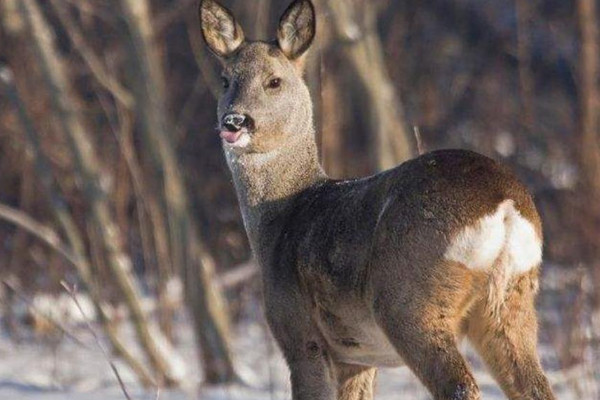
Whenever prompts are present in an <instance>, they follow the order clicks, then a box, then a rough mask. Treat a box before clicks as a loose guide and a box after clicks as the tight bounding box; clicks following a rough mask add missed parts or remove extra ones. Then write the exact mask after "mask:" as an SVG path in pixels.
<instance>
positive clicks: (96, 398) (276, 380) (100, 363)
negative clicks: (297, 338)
mask: <svg viewBox="0 0 600 400" xmlns="http://www.w3.org/2000/svg"><path fill="white" fill-rule="evenodd" d="M560 275H561V272H560V271H559V270H557V269H555V268H552V270H551V271H548V273H547V274H545V275H544V276H545V278H544V282H543V284H542V287H543V288H545V289H546V290H548V291H550V293H549V294H548V295H547V298H550V299H552V298H554V296H556V295H557V294H556V293H559V294H560V290H561V288H560V284H559V283H557V282H560V281H562V282H565V281H568V279H564V278H565V277H562V278H561V277H560ZM259 304H260V302H259V301H258V300H256V301H248V302H244V310H243V311H242V316H241V319H240V320H239V321H238V323H237V324H236V326H235V329H234V338H233V339H234V340H233V346H234V354H235V357H236V363H237V368H238V371H239V372H240V375H241V376H242V378H243V380H244V381H245V382H246V385H239V384H238V385H232V386H226V387H210V386H204V385H202V384H201V382H202V379H203V378H202V373H201V371H199V367H198V362H197V360H198V357H197V352H196V348H195V345H194V343H195V342H194V339H193V335H192V331H191V323H190V321H189V320H188V319H187V318H186V317H185V316H179V317H178V318H177V321H176V327H177V329H176V331H177V335H178V337H177V343H176V349H177V352H178V354H179V355H180V356H181V358H182V360H183V362H184V363H185V364H186V365H185V367H186V374H187V376H186V379H185V382H186V383H187V386H188V387H186V388H184V389H181V390H161V392H160V396H159V398H160V399H161V400H184V399H185V400H187V399H196V398H197V399H203V400H254V399H256V400H259V399H260V400H265V399H269V400H280V399H290V398H291V396H290V387H289V382H288V377H289V373H288V370H287V367H286V365H285V363H284V361H283V358H282V357H281V354H280V352H279V350H278V349H277V346H276V345H275V344H274V342H273V340H272V338H271V336H270V333H269V332H268V329H267V327H266V325H265V323H264V320H263V319H262V312H261V311H260V306H259ZM551 304H552V303H551V302H549V301H546V300H544V301H540V305H542V306H543V307H544V308H545V309H542V310H541V317H542V319H543V320H546V321H549V322H548V324H556V322H553V321H556V320H557V317H556V316H554V315H553V313H554V312H555V310H554V309H548V306H549V305H551ZM558 320H560V318H558ZM121 329H122V330H123V334H124V337H125V338H126V340H127V341H129V342H131V343H132V347H133V348H134V349H135V348H136V346H135V345H134V344H133V343H134V334H133V331H132V329H131V327H129V326H123V327H122V328H121ZM72 333H73V334H74V335H75V336H76V337H77V338H79V339H81V341H82V342H84V344H85V345H84V346H82V345H80V344H77V343H75V342H74V341H73V340H71V339H70V338H68V337H61V336H60V335H61V334H60V333H55V334H53V335H50V337H44V338H36V337H35V336H34V335H33V334H32V333H26V334H25V336H27V335H28V336H27V337H24V338H23V340H22V341H21V342H20V343H14V342H13V341H11V340H10V339H9V338H8V337H7V336H6V335H5V334H3V335H2V336H0V400H4V399H7V400H8V399H11V400H21V399H23V400H30V399H36V400H37V399H39V400H58V399H61V400H62V399H73V400H123V399H124V398H125V397H124V396H123V394H122V393H121V390H120V388H119V386H118V384H117V382H116V380H115V377H114V376H113V375H112V372H111V370H110V368H109V365H108V363H107V361H106V359H104V357H103V356H102V354H101V352H100V350H99V349H98V347H97V345H96V343H95V342H94V339H93V338H92V336H91V334H90V333H89V332H87V331H86V329H85V327H84V326H83V324H77V325H73V326H72ZM540 336H541V338H542V339H541V345H540V348H539V352H540V355H541V357H542V362H543V364H544V367H545V369H546V371H547V373H548V377H549V379H550V381H551V383H552V385H553V387H554V390H555V391H556V395H557V398H560V399H563V400H570V399H593V398H595V396H597V395H598V393H599V392H598V377H596V378H595V379H594V377H593V374H594V372H595V369H594V368H593V367H592V366H591V364H589V363H588V364H585V365H582V366H578V367H575V368H572V369H570V370H568V371H565V370H561V369H560V363H559V361H558V359H557V355H556V351H555V350H554V348H553V347H552V345H551V344H550V340H549V339H548V333H547V332H541V335H540ZM462 350H463V353H464V354H466V356H467V358H468V360H469V364H470V365H471V366H472V368H473V370H474V372H475V377H476V380H477V382H478V384H479V386H480V388H481V390H482V398H484V399H489V400H500V399H505V397H504V395H503V394H502V392H501V391H500V389H499V388H498V386H497V385H496V384H495V382H494V381H493V380H492V378H491V377H490V375H489V374H488V373H487V372H486V371H485V367H484V366H483V364H482V362H481V360H480V359H479V358H478V356H477V355H476V354H475V353H474V352H473V351H472V349H470V347H469V346H468V344H467V343H463V345H462ZM114 361H115V363H116V365H117V368H118V369H119V371H120V374H121V376H122V378H123V380H124V381H125V384H126V386H127V388H128V391H129V393H130V394H131V395H132V397H133V398H134V399H148V400H154V399H155V398H156V392H155V391H152V390H150V391H146V390H144V389H142V388H141V387H140V386H139V385H137V384H136V382H135V377H134V376H133V375H132V374H131V372H130V371H129V370H128V368H127V367H126V366H125V365H124V364H123V363H122V362H121V361H119V360H114ZM377 380H378V384H377V386H378V387H377V391H376V396H375V398H376V399H378V400H391V399H398V398H403V399H409V400H410V399H416V400H421V399H429V398H430V396H429V395H428V393H427V392H426V390H425V389H424V388H423V386H422V385H421V384H420V383H419V381H418V380H417V379H416V378H415V377H414V376H413V375H412V374H411V372H410V371H409V370H408V369H407V368H406V367H403V368H395V369H380V370H379V374H378V379H377ZM573 382H577V383H578V385H579V386H580V388H583V390H584V392H583V393H582V394H577V393H576V391H575V390H574V388H573V386H574V385H573Z"/></svg>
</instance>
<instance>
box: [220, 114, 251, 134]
mask: <svg viewBox="0 0 600 400" xmlns="http://www.w3.org/2000/svg"><path fill="white" fill-rule="evenodd" d="M247 121H248V119H247V118H246V116H245V115H242V114H237V113H229V114H225V115H224V116H223V126H224V127H225V128H226V129H227V130H228V131H230V132H237V131H239V130H240V129H242V128H243V127H245V126H246V125H247Z"/></svg>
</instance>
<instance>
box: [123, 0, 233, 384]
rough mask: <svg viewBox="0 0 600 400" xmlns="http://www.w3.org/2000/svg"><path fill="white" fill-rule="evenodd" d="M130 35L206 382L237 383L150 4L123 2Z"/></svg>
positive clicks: (140, 107)
mask: <svg viewBox="0 0 600 400" xmlns="http://www.w3.org/2000/svg"><path fill="white" fill-rule="evenodd" d="M121 7H122V9H123V11H124V16H125V19H126V22H127V26H128V29H129V36H128V38H127V40H129V41H130V45H131V48H130V52H129V53H130V55H131V57H132V58H131V63H130V64H131V67H132V69H134V71H132V72H133V73H132V74H131V75H132V77H133V92H134V97H135V99H136V106H137V113H138V116H139V118H140V121H141V127H142V131H143V134H144V138H145V141H146V144H147V146H148V148H149V150H150V153H151V160H152V168H153V172H154V175H155V176H156V177H157V178H158V181H159V182H160V184H161V187H162V191H163V197H164V198H163V200H164V203H165V207H166V209H167V219H168V227H169V232H170V238H171V240H170V248H171V260H172V262H173V265H174V266H175V267H176V268H179V271H180V273H181V276H182V281H183V283H184V289H185V296H186V301H187V304H188V306H189V307H190V310H191V313H192V317H193V320H194V324H195V332H196V335H197V338H198V342H199V345H200V347H201V349H202V356H203V365H204V372H205V376H206V380H207V381H208V382H210V383H224V382H232V381H234V380H236V379H237V375H236V373H235V370H234V367H233V361H232V357H231V352H230V347H229V343H228V337H229V321H228V314H227V311H226V308H225V301H224V299H223V297H222V294H221V293H220V291H219V290H218V289H217V287H216V286H215V285H214V284H213V282H214V273H215V272H214V260H213V259H212V257H211V256H210V254H209V253H208V251H207V249H206V248H205V246H204V244H203V243H202V241H201V238H200V235H199V234H198V230H197V227H196V225H195V222H194V216H193V212H192V210H191V206H190V203H189V200H188V195H187V192H186V188H185V183H184V179H183V176H182V175H181V172H180V168H179V165H178V162H177V156H176V153H175V149H174V146H173V143H172V141H171V140H170V134H171V133H172V132H174V129H173V127H172V124H171V123H170V121H169V118H168V117H167V110H166V105H165V96H164V93H163V82H162V79H161V73H160V68H159V66H160V59H159V58H158V57H157V54H156V49H155V48H154V45H153V42H152V40H153V38H154V35H153V30H152V26H151V17H150V10H149V5H148V2H147V1H146V0H121Z"/></svg>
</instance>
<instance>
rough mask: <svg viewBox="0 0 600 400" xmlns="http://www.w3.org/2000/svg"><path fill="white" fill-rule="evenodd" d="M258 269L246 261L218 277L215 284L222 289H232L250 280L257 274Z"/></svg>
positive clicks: (254, 263) (252, 262)
mask: <svg viewBox="0 0 600 400" xmlns="http://www.w3.org/2000/svg"><path fill="white" fill-rule="evenodd" d="M258 271H259V268H258V265H257V264H256V262H254V261H253V260H249V261H246V262H245V263H243V264H240V265H238V266H237V267H234V268H232V269H231V270H229V271H227V272H225V273H223V274H222V275H219V276H217V277H216V279H215V283H216V284H217V285H218V286H220V287H221V288H222V289H231V288H234V287H236V286H238V285H240V284H242V283H244V282H246V281H249V280H250V279H252V278H253V277H254V276H255V275H256V274H258Z"/></svg>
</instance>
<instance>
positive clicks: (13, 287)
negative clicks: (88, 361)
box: [2, 279, 90, 349]
mask: <svg viewBox="0 0 600 400" xmlns="http://www.w3.org/2000/svg"><path fill="white" fill-rule="evenodd" d="M2 283H4V285H6V287H7V288H9V289H10V290H12V292H13V293H14V294H16V295H17V297H18V298H20V299H21V300H23V301H24V302H25V304H27V307H29V309H30V310H31V311H33V312H34V313H35V314H37V315H39V316H40V317H42V318H44V319H45V320H46V321H48V322H50V324H52V325H53V326H54V327H56V328H57V329H58V330H59V331H61V332H62V333H63V334H64V335H65V336H67V337H69V338H70V339H72V340H73V341H74V342H75V343H77V344H78V345H79V346H81V347H84V348H86V349H89V348H90V347H89V346H88V345H87V344H85V343H84V342H83V341H82V340H81V339H79V338H78V337H77V336H75V335H74V334H73V333H71V332H70V331H69V330H68V329H67V328H66V327H65V326H64V325H63V324H62V323H60V322H59V321H57V320H55V319H54V318H53V317H51V316H49V315H47V314H46V313H44V312H42V311H40V310H39V309H38V308H37V307H36V306H35V305H34V304H33V302H32V301H31V300H30V299H29V298H28V297H27V296H25V295H24V294H23V292H22V291H21V289H20V288H19V287H17V286H18V284H17V283H16V282H11V281H10V280H9V279H3V280H2Z"/></svg>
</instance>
